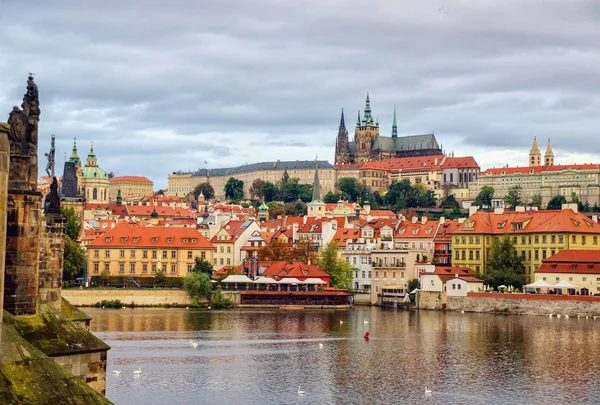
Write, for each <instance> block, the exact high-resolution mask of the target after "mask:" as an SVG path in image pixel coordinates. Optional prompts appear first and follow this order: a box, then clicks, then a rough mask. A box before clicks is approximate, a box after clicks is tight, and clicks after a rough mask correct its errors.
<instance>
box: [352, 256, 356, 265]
mask: <svg viewBox="0 0 600 405" xmlns="http://www.w3.org/2000/svg"><path fill="white" fill-rule="evenodd" d="M352 264H354V265H356V256H354V257H353V258H352Z"/></svg>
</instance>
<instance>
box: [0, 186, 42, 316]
mask: <svg viewBox="0 0 600 405" xmlns="http://www.w3.org/2000/svg"><path fill="white" fill-rule="evenodd" d="M8 193H9V194H8V208H7V211H8V212H7V213H8V215H7V223H6V229H7V234H6V268H5V271H6V275H5V279H4V282H5V285H4V309H5V310H6V311H8V312H10V313H11V314H13V315H33V314H35V313H36V307H37V297H38V270H39V255H40V251H39V238H40V216H41V205H42V195H41V194H40V193H38V192H36V191H22V190H9V191H8Z"/></svg>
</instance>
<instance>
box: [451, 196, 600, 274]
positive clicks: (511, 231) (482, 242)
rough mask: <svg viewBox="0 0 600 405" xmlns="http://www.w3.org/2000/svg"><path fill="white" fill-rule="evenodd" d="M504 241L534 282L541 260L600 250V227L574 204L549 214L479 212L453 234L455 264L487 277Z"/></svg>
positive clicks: (501, 211) (540, 212)
mask: <svg viewBox="0 0 600 405" xmlns="http://www.w3.org/2000/svg"><path fill="white" fill-rule="evenodd" d="M567 207H568V208H567ZM505 237H509V238H511V239H512V242H513V243H514V245H515V249H516V251H517V254H518V255H520V256H521V258H522V259H523V265H524V266H525V272H526V274H527V277H528V280H530V281H531V280H533V275H534V271H535V270H536V269H537V268H538V267H539V266H540V264H541V263H542V260H544V259H546V258H548V257H550V256H553V255H554V254H556V253H557V252H559V251H561V250H563V249H583V250H588V249H590V250H592V249H599V248H600V245H599V244H598V238H599V237H600V225H599V224H598V223H596V222H594V221H592V220H591V219H590V218H589V217H587V216H585V215H584V214H582V213H579V212H577V207H576V205H574V204H568V205H566V204H565V206H563V209H562V210H550V211H528V212H525V211H524V210H519V211H518V212H514V211H507V212H504V210H503V209H496V210H495V211H494V212H484V211H478V212H476V213H475V214H473V215H471V216H470V217H469V218H468V219H467V220H466V221H465V222H464V223H462V224H461V225H460V226H459V227H458V228H457V230H456V231H454V232H453V233H452V250H453V258H452V264H453V265H454V266H459V267H461V266H464V267H470V268H471V269H473V270H475V271H476V272H481V273H483V274H485V273H486V271H487V270H486V263H487V260H488V258H489V255H490V251H491V248H492V245H493V243H494V240H495V239H502V238H505Z"/></svg>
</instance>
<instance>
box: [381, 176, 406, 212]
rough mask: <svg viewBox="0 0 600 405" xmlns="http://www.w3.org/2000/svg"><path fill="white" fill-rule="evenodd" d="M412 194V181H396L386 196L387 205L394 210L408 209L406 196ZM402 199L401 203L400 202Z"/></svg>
mask: <svg viewBox="0 0 600 405" xmlns="http://www.w3.org/2000/svg"><path fill="white" fill-rule="evenodd" d="M410 192H411V185H410V181H409V180H407V179H404V180H402V181H394V182H392V184H390V187H389V189H388V192H387V193H386V195H385V199H384V201H385V203H386V204H387V205H389V206H390V207H392V208H396V209H400V208H406V196H407V195H408V194H409V193H410ZM400 199H402V201H401V203H400V202H399V201H398V200H400Z"/></svg>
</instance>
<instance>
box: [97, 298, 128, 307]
mask: <svg viewBox="0 0 600 405" xmlns="http://www.w3.org/2000/svg"><path fill="white" fill-rule="evenodd" d="M93 306H94V307H96V308H123V303H122V302H121V301H120V300H111V301H107V300H102V301H100V302H96V303H95V304H94V305H93Z"/></svg>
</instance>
